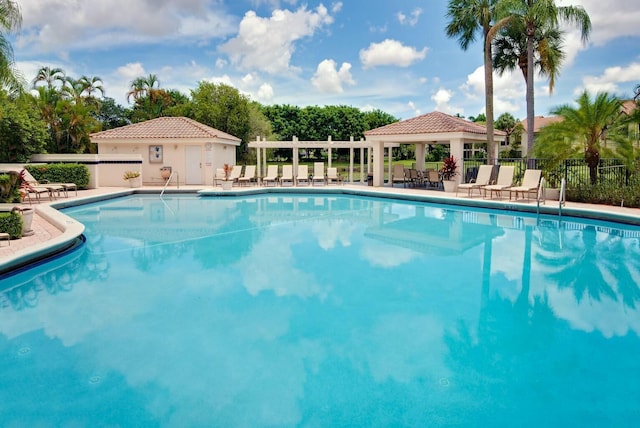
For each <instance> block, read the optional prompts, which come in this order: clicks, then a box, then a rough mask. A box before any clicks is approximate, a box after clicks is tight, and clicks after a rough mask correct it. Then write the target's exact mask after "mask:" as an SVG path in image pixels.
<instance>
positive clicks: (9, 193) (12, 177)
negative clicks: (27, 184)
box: [0, 171, 22, 203]
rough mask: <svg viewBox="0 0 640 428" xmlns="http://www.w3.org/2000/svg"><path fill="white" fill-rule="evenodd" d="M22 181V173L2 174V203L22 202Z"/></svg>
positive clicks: (0, 182) (0, 197)
mask: <svg viewBox="0 0 640 428" xmlns="http://www.w3.org/2000/svg"><path fill="white" fill-rule="evenodd" d="M21 183H22V180H21V178H20V173H18V172H14V171H9V172H7V173H3V174H0V202H2V203H12V202H21V198H20V184H21Z"/></svg>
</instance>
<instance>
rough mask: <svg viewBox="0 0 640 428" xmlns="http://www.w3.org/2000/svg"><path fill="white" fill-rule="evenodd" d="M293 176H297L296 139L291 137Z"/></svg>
mask: <svg viewBox="0 0 640 428" xmlns="http://www.w3.org/2000/svg"><path fill="white" fill-rule="evenodd" d="M293 176H294V177H297V176H298V137H293Z"/></svg>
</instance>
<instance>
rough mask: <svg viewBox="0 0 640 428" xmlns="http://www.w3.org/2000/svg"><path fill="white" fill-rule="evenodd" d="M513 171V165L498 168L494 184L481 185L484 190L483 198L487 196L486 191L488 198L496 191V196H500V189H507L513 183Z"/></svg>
mask: <svg viewBox="0 0 640 428" xmlns="http://www.w3.org/2000/svg"><path fill="white" fill-rule="evenodd" d="M514 172H515V167H514V166H501V167H500V169H499V170H498V178H497V179H496V184H490V185H488V186H482V187H481V189H482V190H484V196H485V198H486V197H487V192H489V198H493V192H496V195H497V196H498V197H502V191H503V190H508V189H509V188H510V187H511V186H512V185H513V173H514Z"/></svg>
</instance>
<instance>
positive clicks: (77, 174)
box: [25, 163, 89, 189]
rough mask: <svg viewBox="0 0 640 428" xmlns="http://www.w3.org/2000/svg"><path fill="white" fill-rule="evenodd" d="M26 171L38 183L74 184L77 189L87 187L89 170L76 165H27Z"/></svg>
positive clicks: (84, 166) (83, 166)
mask: <svg viewBox="0 0 640 428" xmlns="http://www.w3.org/2000/svg"><path fill="white" fill-rule="evenodd" d="M25 168H26V169H27V171H29V172H30V173H31V175H33V178H35V179H36V180H38V181H42V182H47V181H48V182H52V183H75V184H76V185H77V186H78V189H86V188H87V187H88V186H89V168H87V166H86V165H82V164H77V163H49V164H45V165H27V166H26V167H25Z"/></svg>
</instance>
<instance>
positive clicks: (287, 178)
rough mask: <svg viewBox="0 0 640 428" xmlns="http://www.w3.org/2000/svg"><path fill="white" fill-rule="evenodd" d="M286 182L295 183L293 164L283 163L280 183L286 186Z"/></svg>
mask: <svg viewBox="0 0 640 428" xmlns="http://www.w3.org/2000/svg"><path fill="white" fill-rule="evenodd" d="M286 183H291V185H292V186H293V185H294V184H295V177H294V176H293V165H282V175H281V176H280V185H281V186H284V185H285V184H286Z"/></svg>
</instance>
